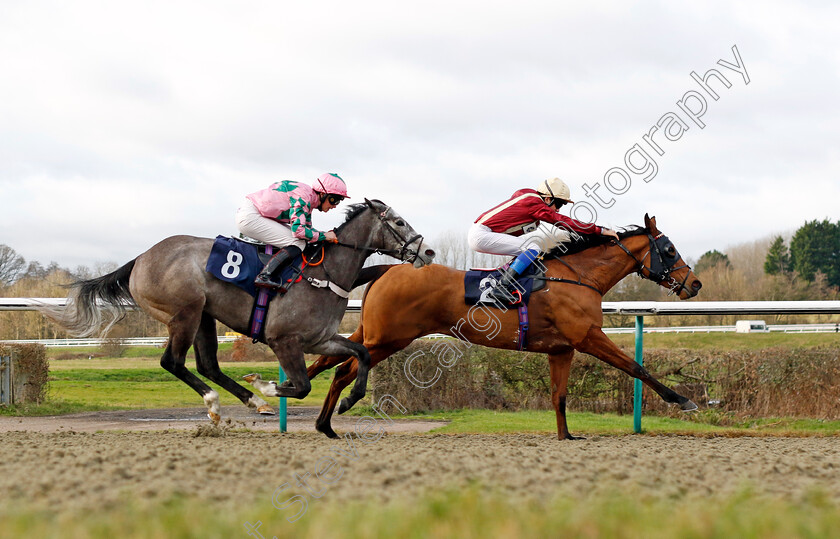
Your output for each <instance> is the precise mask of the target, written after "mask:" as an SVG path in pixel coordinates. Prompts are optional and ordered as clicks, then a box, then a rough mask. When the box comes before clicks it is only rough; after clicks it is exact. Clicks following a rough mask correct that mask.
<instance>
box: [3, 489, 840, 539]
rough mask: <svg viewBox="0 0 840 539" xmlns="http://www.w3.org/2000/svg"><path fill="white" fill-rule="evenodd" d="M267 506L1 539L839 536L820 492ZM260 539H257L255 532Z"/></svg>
mask: <svg viewBox="0 0 840 539" xmlns="http://www.w3.org/2000/svg"><path fill="white" fill-rule="evenodd" d="M290 515H291V510H290V509H287V510H286V511H280V510H278V509H276V508H275V507H273V506H272V505H271V503H270V500H266V499H262V500H258V501H257V502H256V503H247V502H241V503H238V504H225V506H224V507H219V506H218V504H214V503H212V502H210V503H208V502H207V501H206V500H199V499H196V498H187V497H177V498H174V499H172V500H169V501H166V502H157V503H153V504H142V503H140V502H138V501H137V500H130V499H127V500H126V502H125V503H121V504H118V505H116V506H111V507H103V508H99V509H98V510H96V511H86V512H76V513H66V512H65V513H61V512H56V511H53V510H41V511H37V510H31V509H27V508H25V507H13V506H9V505H4V507H3V508H0V521H2V522H3V526H2V528H0V537H10V538H11V537H54V538H76V537H86V538H90V539H99V538H102V539H111V538H113V537H120V538H128V539H131V538H157V537H167V538H173V539H179V538H193V537H202V538H203V539H215V538H230V537H247V536H248V532H247V530H246V528H245V523H251V524H252V525H253V524H256V523H257V522H260V523H261V524H260V526H259V529H258V531H259V533H260V534H261V535H262V536H263V537H277V538H307V537H342V538H348V539H353V538H372V537H401V538H403V537H404V538H407V539H413V538H418V539H419V538H425V537H439V538H450V537H451V538H458V539H472V538H476V539H486V538H493V537H505V538H509V537H514V538H515V537H564V538H578V537H583V538H591V537H625V538H632V537H645V538H651V539H657V538H672V537H689V538H694V539H704V538H718V537H738V538H742V539H752V538H764V537H779V538H781V537H784V538H797V537H812V538H814V537H836V535H837V530H838V527H840V511H838V510H837V506H836V504H835V503H833V502H832V501H831V500H829V499H828V498H827V497H826V496H824V495H822V494H821V493H819V492H813V493H811V494H809V495H808V496H806V497H805V499H802V500H796V501H790V500H785V499H782V498H774V497H766V496H759V495H756V494H753V493H752V492H751V491H750V490H748V489H742V490H741V491H740V492H738V493H736V494H734V495H729V496H713V497H700V496H695V497H693V498H685V497H684V498H681V499H677V500H674V499H665V498H661V497H657V496H656V494H655V493H651V492H621V493H608V494H604V495H600V496H597V497H596V496H592V495H586V494H584V493H581V494H580V495H577V496H568V495H566V496H560V495H558V496H554V497H551V498H548V499H541V500H537V499H531V498H526V499H522V498H520V497H519V496H516V497H510V496H507V495H506V494H505V493H504V492H499V491H498V490H493V489H492V487H490V488H484V486H483V485H474V486H472V487H469V488H466V489H458V490H454V489H442V490H441V491H440V492H436V493H430V494H426V495H422V496H419V497H416V498H411V499H408V498H400V499H396V500H391V501H388V502H385V503H383V502H381V501H379V500H377V499H376V498H373V497H371V498H361V499H351V500H328V499H324V500H315V499H313V500H311V501H310V502H309V504H308V507H307V510H306V512H305V513H304V514H303V515H302V516H301V517H300V518H299V519H298V520H296V521H294V522H289V521H288V520H287V517H289V516H290ZM255 536H256V535H255Z"/></svg>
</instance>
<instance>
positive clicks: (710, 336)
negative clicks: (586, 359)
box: [609, 332, 840, 350]
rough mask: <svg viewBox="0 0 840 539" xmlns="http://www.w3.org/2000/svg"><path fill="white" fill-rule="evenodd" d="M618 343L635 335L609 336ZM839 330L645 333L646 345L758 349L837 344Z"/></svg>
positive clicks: (628, 342)
mask: <svg viewBox="0 0 840 539" xmlns="http://www.w3.org/2000/svg"><path fill="white" fill-rule="evenodd" d="M609 337H610V339H611V340H612V341H613V342H615V343H616V344H617V345H619V346H621V347H623V348H632V347H633V345H634V336H633V335H632V334H626V333H622V334H614V335H610V336H609ZM838 343H840V334H838V333H779V332H773V333H645V334H644V346H645V348H690V349H692V350H704V349H720V350H758V349H761V348H772V347H776V346H782V347H787V348H810V347H813V346H820V345H835V346H836V345H837V344H838Z"/></svg>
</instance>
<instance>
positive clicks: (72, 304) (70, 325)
mask: <svg viewBox="0 0 840 539" xmlns="http://www.w3.org/2000/svg"><path fill="white" fill-rule="evenodd" d="M134 262H135V261H134V260H132V261H131V262H129V263H127V264H126V265H124V266H123V267H121V268H120V269H118V270H116V271H114V272H112V273H109V274H107V275H103V276H101V277H96V278H93V279H88V280H86V281H77V282H75V283H73V284H72V285H71V286H72V288H73V290H72V292H70V295H69V296H68V298H67V300H68V301H67V306H66V307H64V308H60V307H44V308H41V309H39V310H40V311H41V312H42V313H44V315H45V316H47V317H48V318H51V319H52V320H54V321H56V322H57V323H59V324H60V325H61V326H63V327H64V328H65V329H67V331H69V332H70V333H71V334H73V335H76V336H78V337H89V336H91V335H93V334H94V333H96V331H97V330H98V329H99V328H100V326H102V325H103V323H104V324H105V325H104V327H103V328H102V330H101V331H100V332H99V334H100V335H106V334H107V333H108V331H110V329H111V327H112V326H113V325H114V324H115V323H117V322H118V321H119V320H121V319H122V318H123V317H124V316H125V313H126V312H127V311H128V309H129V308H131V307H133V306H134V305H135V303H134V298H132V297H131V292H130V291H129V289H128V280H129V278H130V277H131V270H132V269H134ZM105 308H107V310H108V311H109V313H108V318H109V319H108V320H103V318H104V317H103V312H102V311H103V310H104V309H105Z"/></svg>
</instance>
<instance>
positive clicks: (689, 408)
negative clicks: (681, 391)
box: [680, 399, 697, 412]
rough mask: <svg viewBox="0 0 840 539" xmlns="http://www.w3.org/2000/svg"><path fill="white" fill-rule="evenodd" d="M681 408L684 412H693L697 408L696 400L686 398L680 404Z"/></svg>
mask: <svg viewBox="0 0 840 539" xmlns="http://www.w3.org/2000/svg"><path fill="white" fill-rule="evenodd" d="M680 408H681V409H682V411H683V412H693V411H694V410H696V409H697V405H696V404H694V401H692V400H689V399H686V401H685V402H684V403H682V404H680Z"/></svg>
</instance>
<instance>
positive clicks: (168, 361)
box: [160, 354, 175, 372]
mask: <svg viewBox="0 0 840 539" xmlns="http://www.w3.org/2000/svg"><path fill="white" fill-rule="evenodd" d="M160 366H161V367H163V369H164V370H166V371H168V372H175V360H174V359H172V356H170V355H169V354H164V355H163V357H162V358H160Z"/></svg>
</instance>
